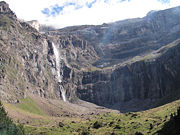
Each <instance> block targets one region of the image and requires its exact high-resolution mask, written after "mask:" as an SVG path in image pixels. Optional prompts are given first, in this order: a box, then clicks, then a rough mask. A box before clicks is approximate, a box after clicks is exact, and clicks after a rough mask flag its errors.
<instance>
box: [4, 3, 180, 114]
mask: <svg viewBox="0 0 180 135" xmlns="http://www.w3.org/2000/svg"><path fill="white" fill-rule="evenodd" d="M0 18H1V19H0V33H1V34H0V52H1V53H0V93H1V94H0V98H1V100H3V101H6V102H9V103H16V102H19V99H21V98H25V97H27V96H29V95H34V96H39V97H42V98H46V99H62V91H61V88H62V87H63V88H64V90H65V95H66V98H67V99H68V101H69V102H72V103H78V102H79V99H81V100H85V101H88V102H92V103H95V104H97V105H100V106H104V107H108V108H110V109H117V110H120V111H121V112H127V111H139V110H145V109H149V108H152V107H155V106H158V105H160V104H164V103H166V102H169V101H172V100H174V98H173V97H174V95H176V96H177V97H178V94H179V83H180V82H179V81H180V69H179V66H180V62H179V60H178V59H179V57H180V53H179V51H180V40H179V37H180V7H176V8H172V9H167V10H163V11H155V12H150V13H149V14H147V16H146V17H144V18H137V19H129V20H124V21H118V22H114V23H109V24H102V25H98V26H93V25H84V26H73V27H67V28H63V29H60V30H53V29H52V30H49V31H48V30H46V32H43V31H40V32H38V31H37V30H36V29H34V28H32V27H31V26H30V25H29V24H27V23H26V22H22V21H20V20H18V19H17V18H16V15H15V14H14V13H13V12H12V11H11V10H10V9H9V7H8V5H7V4H6V3H5V2H0ZM40 27H41V26H40ZM40 29H41V28H40ZM44 29H45V28H44ZM53 44H54V45H55V46H56V47H57V49H58V51H59V54H60V57H61V60H60V66H59V67H60V69H57V61H56V56H55V53H54V49H53ZM57 70H60V72H58V73H59V75H60V76H61V77H62V82H59V83H58V80H57V76H58V75H57V72H56V71H57ZM60 86H61V87H60ZM142 102H143V103H144V104H143V105H139V104H141V103H142Z"/></svg>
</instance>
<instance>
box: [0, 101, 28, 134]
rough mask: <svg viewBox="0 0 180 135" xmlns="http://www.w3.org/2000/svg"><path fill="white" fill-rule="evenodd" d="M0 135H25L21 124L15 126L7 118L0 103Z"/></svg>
mask: <svg viewBox="0 0 180 135" xmlns="http://www.w3.org/2000/svg"><path fill="white" fill-rule="evenodd" d="M0 135H25V132H24V127H23V125H22V124H19V125H16V124H14V123H13V121H12V120H11V118H9V117H8V115H7V113H6V111H5V109H4V107H3V105H2V103H1V101H0Z"/></svg>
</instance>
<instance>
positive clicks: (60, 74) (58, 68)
mask: <svg viewBox="0 0 180 135" xmlns="http://www.w3.org/2000/svg"><path fill="white" fill-rule="evenodd" d="M52 47H53V51H54V55H55V59H56V71H57V76H56V77H57V80H58V83H59V89H60V91H61V96H62V99H63V101H65V102H66V101H67V100H66V91H65V90H64V87H63V85H62V79H63V72H62V70H61V69H62V66H61V63H60V62H61V56H60V54H59V51H58V49H57V47H56V46H55V45H54V43H52Z"/></svg>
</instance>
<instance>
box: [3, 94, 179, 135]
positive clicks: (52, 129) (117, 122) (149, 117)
mask: <svg viewBox="0 0 180 135" xmlns="http://www.w3.org/2000/svg"><path fill="white" fill-rule="evenodd" d="M4 106H5V107H6V108H7V109H8V110H10V111H11V110H16V111H17V112H20V113H21V115H22V116H23V115H26V117H31V122H30V123H26V124H25V128H26V132H27V133H31V134H33V135H39V134H43V135H58V134H62V135H63V134H65V135H67V134H86V133H87V134H93V135H95V134H96V135H106V134H107V135H109V134H112V133H115V134H123V135H124V134H128V135H131V134H132V135H133V134H135V133H136V132H142V133H143V134H156V132H157V131H158V130H160V129H161V128H162V127H163V125H164V123H165V122H167V121H168V120H169V119H170V114H171V113H175V112H176V110H177V108H178V106H180V100H177V101H175V102H172V103H169V104H166V105H164V106H161V107H157V108H154V109H151V110H147V111H142V112H137V113H134V112H133V113H126V114H120V113H119V114H117V113H104V114H99V115H91V116H86V117H85V118H84V119H81V118H80V117H76V118H70V117H65V116H61V117H64V118H63V121H62V120H60V119H59V118H60V117H52V116H48V115H47V114H46V113H45V112H43V110H41V109H40V108H39V107H38V105H37V104H36V103H35V102H34V101H33V100H32V99H31V98H29V97H27V98H26V99H23V100H21V101H20V103H19V104H6V103H4ZM16 120H17V119H16ZM60 121H61V122H62V124H61V122H60ZM59 122H60V125H62V127H61V126H59ZM94 123H96V124H94Z"/></svg>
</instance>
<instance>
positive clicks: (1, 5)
mask: <svg viewBox="0 0 180 135" xmlns="http://www.w3.org/2000/svg"><path fill="white" fill-rule="evenodd" d="M9 12H12V11H11V9H10V8H9V4H7V3H6V2H5V1H1V2H0V13H9Z"/></svg>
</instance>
